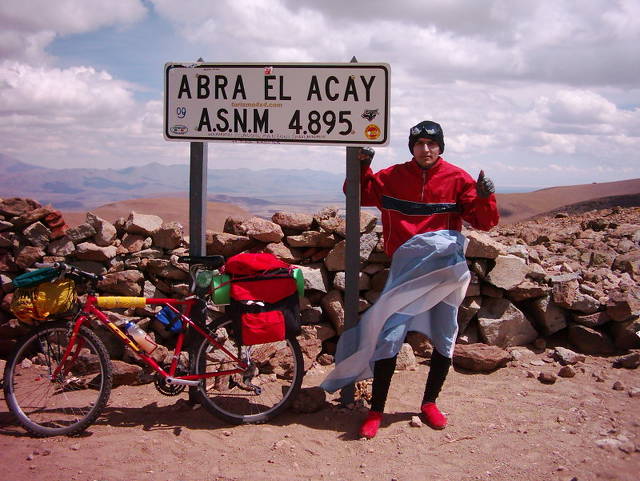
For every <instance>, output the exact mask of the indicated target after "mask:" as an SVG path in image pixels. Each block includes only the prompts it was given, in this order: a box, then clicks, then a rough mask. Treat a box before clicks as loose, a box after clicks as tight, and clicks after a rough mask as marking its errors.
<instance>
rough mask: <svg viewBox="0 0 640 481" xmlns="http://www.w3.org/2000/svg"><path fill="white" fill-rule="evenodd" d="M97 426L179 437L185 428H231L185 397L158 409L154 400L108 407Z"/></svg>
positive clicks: (98, 420)
mask: <svg viewBox="0 0 640 481" xmlns="http://www.w3.org/2000/svg"><path fill="white" fill-rule="evenodd" d="M94 424H95V425H96V426H111V427H114V428H118V427H125V428H135V427H139V428H141V429H142V430H143V431H159V430H168V431H173V432H174V434H175V435H176V436H179V435H180V434H181V432H182V430H183V429H191V430H203V429H206V430H211V429H228V428H229V427H230V425H229V424H226V423H225V422H224V421H222V420H220V419H218V418H216V417H215V416H213V415H212V414H210V413H209V412H207V411H206V410H205V409H204V408H202V407H201V406H200V405H192V404H190V403H189V402H188V401H187V400H186V399H182V398H180V399H178V400H177V401H176V402H175V403H174V404H171V405H166V406H159V405H158V403H157V402H155V401H154V402H151V403H148V404H146V405H144V406H136V407H129V406H113V405H108V406H107V407H106V408H105V409H104V411H103V412H102V414H101V415H100V417H99V418H98V419H97V420H96V422H95V423H94Z"/></svg>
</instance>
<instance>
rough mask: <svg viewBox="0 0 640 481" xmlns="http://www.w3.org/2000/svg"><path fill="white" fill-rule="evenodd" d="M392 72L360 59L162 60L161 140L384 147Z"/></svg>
mask: <svg viewBox="0 0 640 481" xmlns="http://www.w3.org/2000/svg"><path fill="white" fill-rule="evenodd" d="M390 72H391V71H390V68H389V65H387V64H366V63H343V64H302V63H298V64H269V65H265V64H208V63H167V64H166V65H165V97H164V114H165V115H164V137H165V139H167V140H177V141H241V142H252V141H257V142H269V143H281V142H282V143H305V144H330V145H349V144H352V145H364V144H374V145H386V144H387V143H388V142H389V90H390V86H389V81H390Z"/></svg>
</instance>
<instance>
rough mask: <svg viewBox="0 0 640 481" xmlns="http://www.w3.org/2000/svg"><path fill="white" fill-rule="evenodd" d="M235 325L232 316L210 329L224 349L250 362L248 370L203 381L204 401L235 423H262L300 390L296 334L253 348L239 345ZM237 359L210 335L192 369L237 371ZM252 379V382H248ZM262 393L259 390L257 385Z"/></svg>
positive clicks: (201, 398) (197, 352)
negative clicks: (215, 344)
mask: <svg viewBox="0 0 640 481" xmlns="http://www.w3.org/2000/svg"><path fill="white" fill-rule="evenodd" d="M233 329H234V323H233V321H232V320H231V319H229V318H226V317H225V318H222V319H219V320H217V321H214V322H213V323H212V324H211V325H210V326H209V331H210V332H211V333H214V337H215V339H216V340H217V341H218V342H220V343H221V344H223V345H224V347H225V348H226V349H228V350H229V351H230V352H232V353H233V354H234V355H236V356H238V353H241V355H242V356H244V358H245V359H248V360H249V363H250V368H249V369H247V371H246V373H245V374H232V375H224V376H217V377H212V378H208V379H204V380H203V381H201V384H200V385H199V386H198V397H199V401H200V404H201V405H202V406H203V407H204V408H205V409H207V410H208V411H209V412H210V413H212V414H213V415H215V416H217V417H219V418H221V419H224V420H225V421H227V422H229V423H232V424H259V423H264V422H266V421H269V420H270V419H273V418H274V417H276V416H277V415H279V414H280V413H282V412H283V411H284V410H285V409H287V407H288V406H289V404H290V403H291V401H293V399H294V398H295V397H296V395H297V394H298V392H300V387H301V386H302V378H303V377H304V365H303V359H302V350H301V349H300V344H299V343H298V341H297V339H296V338H295V337H288V338H287V339H286V340H284V341H278V342H273V343H267V344H258V345H253V346H238V343H237V340H236V336H235V334H234V331H233ZM236 368H237V362H236V361H233V360H232V359H231V358H229V356H228V355H226V354H225V353H224V352H223V351H222V350H220V349H218V348H217V347H216V346H214V345H212V344H211V343H210V342H209V340H208V339H206V338H203V340H202V342H201V343H200V344H199V345H198V346H197V347H196V348H195V350H194V357H193V363H192V370H193V372H194V373H195V374H205V373H211V372H219V371H224V370H230V369H236ZM247 379H248V381H249V383H250V384H249V385H247V383H246V380H247ZM256 385H257V386H258V387H259V388H260V389H261V390H262V392H260V393H258V392H257V391H256V390H255V388H254V386H256Z"/></svg>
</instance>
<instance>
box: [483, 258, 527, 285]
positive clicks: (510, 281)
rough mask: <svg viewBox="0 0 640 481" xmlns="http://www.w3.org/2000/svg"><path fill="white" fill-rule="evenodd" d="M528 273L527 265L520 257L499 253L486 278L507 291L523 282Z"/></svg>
mask: <svg viewBox="0 0 640 481" xmlns="http://www.w3.org/2000/svg"><path fill="white" fill-rule="evenodd" d="M528 273H529V267H528V266H527V264H526V262H525V261H524V260H523V259H521V258H520V257H517V256H513V255H507V256H501V255H500V256H498V257H496V260H495V266H494V268H493V269H491V271H489V274H487V277H486V279H487V281H489V282H490V283H491V284H493V285H494V286H496V287H499V288H500V289H505V290H507V291H508V290H509V289H513V288H514V287H516V286H517V285H518V284H521V283H522V282H524V280H525V278H526V276H527V274H528Z"/></svg>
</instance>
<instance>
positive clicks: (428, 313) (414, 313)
mask: <svg viewBox="0 0 640 481" xmlns="http://www.w3.org/2000/svg"><path fill="white" fill-rule="evenodd" d="M465 247H466V238H465V237H464V236H463V235H462V234H461V233H460V232H458V231H453V230H441V231H436V232H426V233H424V234H417V235H415V236H413V237H412V238H411V239H409V240H408V241H407V242H405V243H404V244H403V245H401V246H400V247H399V248H398V249H397V250H396V252H395V253H394V254H393V260H392V262H391V269H390V273H389V278H388V279H387V283H386V285H385V287H384V290H383V291H382V293H381V295H380V298H379V299H378V300H377V301H376V303H375V304H374V305H373V306H372V307H371V308H370V309H369V310H368V311H367V312H365V313H364V315H363V316H362V318H361V319H360V322H358V324H357V325H356V326H355V327H353V328H351V329H348V330H347V331H345V332H344V333H342V335H341V336H340V341H339V342H338V348H337V352H336V366H335V369H334V370H333V371H332V372H331V373H330V374H329V375H328V376H327V377H326V379H325V380H324V381H323V383H322V384H321V387H322V388H323V389H325V390H326V391H329V392H334V391H336V390H338V389H340V388H341V387H344V386H346V385H348V384H351V383H354V382H356V381H360V380H362V379H368V378H371V377H373V364H374V363H375V361H377V360H378V359H386V358H389V357H393V356H395V355H396V354H397V353H398V352H399V351H400V347H402V343H403V342H404V339H405V336H406V334H407V332H409V331H417V332H421V333H423V334H424V335H425V336H427V337H428V338H429V339H431V342H432V343H433V345H434V347H435V349H437V350H438V352H440V353H441V354H442V355H444V356H447V357H451V356H452V355H453V348H454V347H455V340H456V336H457V333H458V322H457V315H458V307H459V306H460V303H461V302H462V300H463V299H464V296H465V294H466V291H467V286H468V285H469V280H470V278H471V276H470V274H469V269H468V267H467V262H466V259H465V256H464V251H465Z"/></svg>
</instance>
